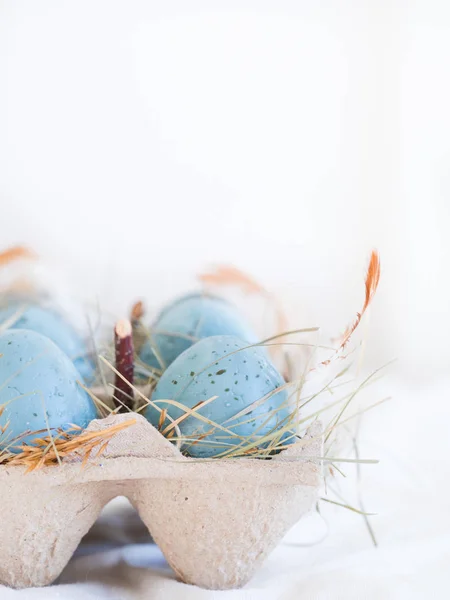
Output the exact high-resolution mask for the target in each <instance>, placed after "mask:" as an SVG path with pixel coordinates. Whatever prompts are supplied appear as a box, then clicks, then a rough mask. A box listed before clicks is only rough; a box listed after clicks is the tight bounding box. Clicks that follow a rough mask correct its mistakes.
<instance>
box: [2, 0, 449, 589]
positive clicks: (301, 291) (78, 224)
mask: <svg viewBox="0 0 450 600" xmlns="http://www.w3.org/2000/svg"><path fill="white" fill-rule="evenodd" d="M449 65H450V5H449V4H448V3H447V2H445V1H444V0H442V1H439V0H426V1H425V0H416V1H415V2H412V1H406V0H376V1H372V0H338V1H336V0H329V1H327V0H323V1H321V2H308V1H306V0H296V1H291V2H289V1H287V0H280V1H277V2H275V1H264V0H258V1H253V2H252V1H245V0H243V1H239V2H238V1H236V2H235V1H233V0H228V1H226V2H225V1H223V2H221V1H219V0H213V1H211V0H209V1H208V2H206V1H205V2H202V1H199V0H192V1H191V2H183V1H182V0H178V1H176V0H167V1H164V2H162V1H160V2H155V1H153V2H144V1H138V0H135V1H127V2H125V1H117V0H114V1H113V0H109V1H106V0H104V1H103V0H94V1H83V0H78V1H77V2H74V1H73V2H68V1H61V0H59V1H56V0H55V1H53V2H52V1H49V0H41V1H40V2H32V1H20V0H18V1H0V202H1V208H2V210H1V221H0V227H1V229H0V231H1V244H2V245H5V246H6V245H8V244H12V243H18V242H22V243H25V244H28V245H30V246H32V247H33V248H35V249H36V250H37V251H38V252H39V253H40V254H41V255H42V256H43V257H44V258H45V259H47V260H48V261H51V262H53V263H54V264H55V266H56V267H58V268H59V269H61V270H63V271H64V272H65V273H66V275H68V276H69V277H70V279H71V280H72V284H73V287H74V290H75V292H76V294H77V295H78V296H79V297H83V298H95V297H99V298H100V300H101V302H102V303H103V305H105V306H107V307H108V308H110V309H112V310H114V311H116V312H117V313H120V312H123V311H125V310H127V309H128V307H129V305H130V303H131V302H132V301H133V300H134V299H135V298H136V297H138V296H139V297H144V298H146V299H147V302H148V304H149V306H151V307H157V306H158V305H159V304H160V303H161V302H163V301H166V300H167V299H169V298H170V297H171V296H173V295H174V294H176V293H179V292H183V291H184V290H186V289H188V288H189V287H190V286H192V285H193V284H194V277H195V274H196V273H198V272H199V271H201V270H203V269H204V268H205V267H207V266H209V265H210V264H211V263H217V262H227V263H234V264H235V265H236V266H238V267H241V268H242V269H244V270H246V271H248V272H250V273H251V274H253V275H254V276H256V277H257V278H259V279H260V280H261V281H262V282H263V283H264V284H265V285H266V286H267V287H269V288H271V289H274V290H276V291H277V292H278V294H279V296H280V297H281V298H282V299H283V301H284V303H285V305H286V307H287V308H288V310H289V312H290V314H291V315H292V316H293V317H294V319H293V325H295V326H310V325H321V326H323V327H324V330H325V332H327V333H329V334H330V335H332V334H336V333H338V332H340V331H341V330H342V328H343V327H344V326H345V325H346V324H347V322H348V321H349V320H350V319H351V318H352V317H353V315H354V313H355V311H356V310H358V309H359V308H360V305H361V303H362V297H363V287H362V282H363V277H364V268H365V265H366V261H367V258H368V256H369V253H370V250H371V249H372V247H376V248H378V249H379V251H380V253H381V259H382V267H383V272H382V280H381V285H380V290H379V294H378V297H377V299H376V302H375V303H374V307H373V309H372V313H371V328H370V336H369V340H370V343H369V344H368V352H367V361H368V366H371V365H372V366H378V365H380V364H381V363H383V362H385V361H386V360H388V359H391V358H394V357H398V358H399V362H398V364H397V367H396V369H397V374H398V377H399V381H397V382H396V383H395V386H397V387H395V386H394V387H395V389H396V390H397V391H398V394H397V398H396V404H395V405H394V407H392V408H390V409H382V410H380V413H379V414H378V416H375V417H373V420H372V421H371V423H372V425H371V427H370V426H369V433H368V440H369V447H370V448H371V449H372V450H373V451H374V452H375V453H377V452H378V453H380V454H383V452H385V453H386V457H388V458H387V461H388V463H389V461H391V463H390V467H391V468H390V470H389V469H387V468H386V467H384V469H385V470H383V469H382V468H381V467H380V470H379V471H377V473H378V474H375V475H374V476H373V479H372V481H373V482H378V483H374V484H373V486H372V487H374V488H375V487H376V486H377V485H378V486H380V487H383V486H384V485H386V486H387V488H388V489H386V490H385V491H386V492H387V491H389V493H390V496H389V502H387V501H386V496H385V497H384V499H381V497H379V496H380V490H379V489H378V494H375V495H374V496H373V498H377V502H379V504H380V505H381V506H382V507H383V509H384V510H385V511H386V514H388V513H389V510H388V509H389V507H391V508H392V511H391V514H390V515H389V518H388V517H386V519H387V521H385V522H384V528H385V529H383V527H381V529H382V531H386V540H385V548H388V551H389V552H393V550H392V549H393V548H395V547H396V546H395V544H396V543H397V542H398V540H397V538H395V539H396V541H393V540H392V537H389V535H391V536H392V535H393V532H395V531H396V526H395V524H396V523H399V515H402V514H404V513H403V512H402V510H403V507H404V506H405V505H406V504H408V505H409V506H411V505H413V506H415V507H416V508H417V511H418V512H417V514H415V515H414V517H413V516H411V519H410V520H409V521H408V523H404V526H405V531H406V529H407V528H408V527H409V524H410V523H419V522H420V523H421V529H420V527H419V525H417V527H419V529H420V531H421V532H422V533H421V534H420V535H425V536H426V535H428V534H430V535H432V534H431V533H430V532H431V531H433V532H434V531H435V530H436V531H438V530H439V522H440V521H439V520H438V519H439V518H438V515H439V514H440V513H439V511H441V512H442V511H444V512H442V514H448V508H447V505H445V507H444V506H443V504H445V502H444V500H442V498H443V497H444V496H445V494H444V491H445V490H444V487H443V486H444V485H445V482H446V481H447V479H446V477H445V476H444V475H445V473H446V472H448V471H449V461H448V459H447V458H446V456H448V450H446V449H445V448H444V445H445V444H444V440H445V439H447V438H448V435H447V431H448V416H449V412H450V409H449V408H448V407H449V403H450V397H449V393H448V380H447V379H446V376H448V373H449V367H450V351H449V348H448V342H449V334H450V318H449V308H450V285H449V276H450V269H449V264H450V237H449V228H450V175H449V173H450V170H449V160H450V116H449V115H450V109H449V107H450V85H449ZM386 388H389V385H388V384H386ZM383 411H384V412H383ZM370 444H372V446H370ZM446 445H447V448H448V443H446ZM397 459H398V461H400V462H399V463H396V460H397ZM408 461H409V462H408ZM400 463H401V465H402V466H401V467H400V466H399V465H400ZM393 464H396V465H397V468H398V470H397V471H396V470H395V469H394V468H392V465H393ZM405 465H407V467H406V466H405ZM420 469H422V470H420ZM405 472H408V473H414V477H413V479H411V480H408V484H407V485H406V484H405V486H406V487H401V482H402V481H403V480H402V477H406V478H407V476H406V475H405ZM425 472H426V477H422V474H424V473H425ZM399 481H400V483H399ZM386 482H389V484H386ZM396 485H397V486H399V487H398V489H397V487H396ZM418 489H420V490H421V492H420V493H421V494H424V496H420V495H419V496H417V495H415V494H416V493H417V491H418ZM374 493H375V492H374ZM413 498H416V500H417V501H416V504H414V502H413ZM374 501H375V500H374ZM433 502H434V503H435V504H433V505H432V504H431V503H433ZM436 503H437V504H436ZM432 506H433V507H434V508H433V507H432ZM383 509H382V510H383ZM410 510H413V509H411V508H410ZM430 511H431V512H434V514H435V515H436V521H435V522H434V525H433V526H432V525H431V524H430V525H429V526H428V525H426V523H425V520H421V518H422V517H424V515H425V513H426V514H429V513H430ZM381 512H382V511H381ZM389 519H391V520H389ZM446 524H447V526H448V519H447V521H446ZM433 527H434V529H433ZM419 529H417V531H416V530H415V529H414V527H413V528H412V530H411V536H412V535H413V533H414V531H416V533H417V532H418V531H419ZM442 533H445V532H442ZM447 533H448V531H447ZM417 535H419V534H418V533H417ZM433 535H434V534H433ZM445 539H447V541H448V538H445ZM402 540H403V542H404V543H405V545H406V546H407V547H408V548H411V544H413V542H415V541H417V539H416V538H414V539H413V538H412V537H411V539H410V538H408V537H406V538H405V539H403V538H402ZM430 543H431V542H430ZM421 544H422V548H423V543H421ZM340 547H341V546H340V545H339V544H338V543H336V548H340ZM402 551H403V550H402V547H400V550H399V553H398V554H397V555H396V554H395V552H394V554H393V556H394V557H395V556H400V554H401V552H402ZM417 552H418V554H417V556H416V560H417V564H420V563H421V560H420V557H421V556H422V554H421V552H422V550H420V547H419V546H418V550H417ZM437 554H438V555H439V556H440V554H439V552H438V553H437ZM377 556H378V557H379V556H380V554H378V555H377ZM381 556H383V555H381ZM374 560H377V559H374V558H373V556H371V557H370V558H369V559H368V564H372V565H373V564H374V563H373V561H374ZM378 560H379V559H378ZM393 562H394V563H395V559H394V558H392V557H391V554H389V558H388V559H386V564H388V563H389V564H390V565H392V564H393ZM413 562H414V561H411V564H412V563H413ZM414 564H415V563H414ZM436 564H438V563H436V562H434V563H433V565H434V566H433V568H435V565H436ZM380 568H381V567H380ZM402 568H403V567H402ZM368 569H369V571H370V567H368ZM394 571H395V569H394ZM410 571H411V572H412V571H416V569H410ZM381 572H383V569H382V568H381ZM402 572H403V571H402ZM429 573H432V571H430V572H429ZM433 573H434V572H433ZM403 574H404V575H405V577H406V574H405V573H403ZM397 575H398V573H396V576H397ZM425 575H426V574H425ZM431 577H432V575H431V574H429V578H430V579H431ZM433 577H434V581H436V573H434V575H433ZM424 581H425V585H426V581H427V578H426V577H425V579H424ZM439 581H440V580H439V578H438V582H439ZM446 581H447V583H448V579H447V580H446ZM314 589H315V588H314ZM324 597H325V596H324ZM327 597H333V596H327ZM347 597H349V596H347ZM374 597H375V596H374ZM384 597H387V596H386V595H385V596H384ZM393 597H396V596H393ZM398 597H399V596H398ZM410 597H411V596H410Z"/></svg>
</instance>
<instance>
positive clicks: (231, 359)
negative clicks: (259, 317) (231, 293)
mask: <svg viewBox="0 0 450 600" xmlns="http://www.w3.org/2000/svg"><path fill="white" fill-rule="evenodd" d="M284 383H285V382H284V379H283V378H282V376H281V375H280V374H279V373H278V371H277V370H276V368H275V367H274V366H273V364H272V363H271V362H270V360H269V359H268V357H267V354H266V353H265V352H264V350H263V349H261V348H260V347H251V348H249V347H248V344H247V343H246V342H244V341H242V340H240V339H239V338H237V337H235V336H226V335H219V336H213V337H208V338H204V339H202V340H200V341H199V342H197V343H196V344H194V345H193V346H191V347H190V348H188V349H187V350H185V351H184V352H183V353H182V354H180V356H178V358H177V359H176V360H174V362H173V363H172V364H171V365H170V366H169V367H168V368H167V370H166V371H165V372H164V373H163V375H162V377H161V379H160V380H159V383H158V385H157V386H156V388H155V390H154V392H153V395H152V398H151V399H152V401H153V402H155V403H157V405H158V406H159V407H160V408H166V409H167V412H168V414H169V415H170V417H172V418H173V419H177V418H178V417H180V416H181V415H183V414H184V411H183V410H182V409H180V408H178V407H175V406H171V405H170V404H167V403H164V402H163V400H166V399H171V400H176V401H178V402H180V403H181V404H183V405H185V406H187V407H189V408H193V407H194V406H196V405H197V404H198V403H199V402H202V401H204V400H208V399H209V398H211V397H212V396H217V399H216V400H214V401H212V402H210V403H209V404H207V405H205V407H203V408H201V409H199V411H198V412H199V414H201V415H203V416H204V417H207V418H208V419H210V420H211V421H214V422H215V423H217V424H219V425H224V426H225V427H227V428H229V429H231V433H226V432H223V431H221V430H220V429H217V428H216V429H215V431H214V432H213V433H211V434H210V435H208V436H207V437H205V438H204V439H202V440H201V441H199V442H198V443H196V444H193V445H191V444H190V443H184V446H183V448H182V450H184V451H186V452H187V453H188V454H189V455H190V456H194V457H200V458H207V457H212V456H217V455H219V454H221V453H223V452H224V451H226V450H229V449H232V448H233V447H236V446H237V445H239V444H241V443H242V442H243V438H244V437H245V438H246V437H248V436H252V437H253V440H257V439H261V438H262V437H263V436H264V435H267V434H268V433H270V432H272V431H274V430H275V429H276V428H282V427H285V426H286V425H287V424H288V423H289V418H290V414H291V410H292V409H291V408H290V407H289V406H288V391H287V390H286V389H285V388H284V389H281V390H280V391H279V392H276V393H274V394H272V395H270V393H271V392H273V391H274V390H276V389H277V388H279V387H281V386H283V384H284ZM268 394H269V395H270V397H269V398H267V399H266V400H265V401H264V402H263V403H262V404H260V405H258V406H256V407H255V408H254V409H253V410H252V412H251V413H249V414H246V415H243V416H241V417H238V418H237V419H235V420H233V421H230V422H229V423H225V422H226V421H227V420H228V419H231V418H232V417H233V416H235V415H237V414H238V413H239V412H241V411H242V410H243V409H244V408H246V407H248V406H250V405H251V404H253V403H254V402H256V401H257V400H259V399H261V398H264V397H265V396H266V395H268ZM160 401H161V402H160ZM144 414H145V417H146V418H147V419H148V420H149V421H150V422H151V423H152V424H153V425H155V426H158V423H159V419H160V413H159V411H158V410H157V409H156V408H155V407H152V406H151V405H150V406H148V407H147V409H146V411H145V413H144ZM169 423H170V421H169V420H168V419H166V421H165V424H164V426H167V425H169ZM179 427H180V430H181V433H182V437H188V438H191V437H192V438H196V439H197V438H199V437H200V436H202V435H203V434H205V433H206V432H209V431H210V430H211V425H209V424H208V423H204V422H202V421H199V420H198V419H196V418H195V417H188V418H187V419H185V420H183V421H181V422H180V425H179ZM233 434H234V435H233ZM230 436H231V437H230ZM283 437H284V439H287V438H289V440H288V442H287V443H289V442H292V441H294V438H293V437H292V436H291V434H289V435H286V434H285V435H284V436H283ZM247 443H248V442H247Z"/></svg>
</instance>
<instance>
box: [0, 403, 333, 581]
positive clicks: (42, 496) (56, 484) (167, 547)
mask: <svg viewBox="0 0 450 600" xmlns="http://www.w3.org/2000/svg"><path fill="white" fill-rule="evenodd" d="M129 419H136V423H135V424H134V425H131V426H130V427H129V428H127V429H124V430H122V431H120V432H119V433H117V434H116V436H115V437H114V438H113V439H112V440H111V441H110V443H109V445H108V448H107V450H106V452H105V453H104V454H103V455H102V456H101V457H100V458H98V459H96V458H95V457H93V458H92V459H91V460H90V462H89V463H88V465H87V466H85V467H82V466H81V459H82V457H81V456H77V455H76V454H73V455H71V456H70V457H69V458H68V459H67V460H65V461H64V464H63V465H62V466H55V467H46V468H44V469H42V470H40V471H37V472H33V473H29V474H24V469H23V468H22V467H17V466H16V467H8V466H0V506H1V507H2V511H1V517H0V526H1V532H2V543H1V544H0V583H3V584H6V585H9V586H12V587H17V588H21V587H29V586H43V585H47V584H49V583H51V582H53V581H54V580H55V579H56V578H57V577H58V575H59V574H60V573H61V571H62V569H63V568H64V567H65V565H66V564H67V562H68V561H69V560H70V558H71V556H72V554H73V552H74V551H75V549H76V548H77V546H78V544H79V543H80V541H81V538H82V537H83V536H84V535H85V534H86V533H87V531H88V530H89V529H90V527H91V526H92V525H93V524H94V522H95V520H96V519H97V517H98V515H99V513H100V511H101V510H102V508H103V506H104V505H105V504H106V503H107V502H109V501H110V500H111V499H112V498H114V497H116V496H122V495H123V496H126V497H127V498H129V500H130V501H131V503H132V504H133V505H134V506H135V507H136V509H137V510H138V512H139V514H140V516H141V518H142V520H143V521H144V523H145V524H146V525H147V527H148V529H149V531H150V533H151V535H152V537H153V538H154V540H155V542H156V543H157V544H158V545H159V546H160V548H161V550H162V551H163V553H164V555H165V557H166V559H167V561H168V562H169V563H170V565H171V566H172V568H173V569H174V571H175V572H176V573H177V575H178V576H179V578H180V579H181V580H182V581H185V582H187V583H192V584H196V585H199V586H201V587H204V588H209V589H228V588H235V587H240V586H242V585H244V584H245V583H246V582H247V581H248V580H249V579H250V577H251V576H252V574H253V573H254V571H255V569H256V568H257V567H258V565H259V564H260V563H261V562H262V561H263V560H264V558H265V557H266V556H267V554H268V553H269V552H270V551H271V550H272V549H273V548H274V547H275V545H276V544H277V543H278V541H279V540H280V539H281V538H282V537H283V535H284V534H285V533H286V532H287V531H288V529H289V528H290V527H291V526H292V525H294V524H295V523H296V522H297V521H298V520H299V519H300V517H301V516H302V515H303V514H304V513H306V512H307V511H308V510H310V508H311V507H312V506H313V505H314V502H315V500H316V498H317V492H318V488H319V485H320V479H321V466H320V461H318V460H317V457H320V456H322V441H321V437H320V426H319V425H315V426H313V427H312V428H311V429H310V431H309V432H308V434H307V436H305V438H304V441H305V444H304V445H303V446H301V445H299V446H294V447H291V448H289V449H287V450H285V451H283V452H282V453H280V454H279V455H278V456H276V457H275V458H273V459H272V460H270V461H264V460H257V459H232V460H220V461H218V460H194V459H190V458H186V457H183V456H182V455H181V454H180V452H179V450H178V449H177V448H175V447H174V446H173V445H172V444H171V443H170V442H169V441H168V440H166V439H165V438H163V437H162V436H161V435H160V434H159V433H158V432H157V431H156V429H154V428H153V427H152V426H151V425H150V424H149V423H148V422H147V421H146V420H145V419H144V418H143V417H141V416H139V415H136V414H127V415H117V416H114V417H108V418H107V419H102V420H96V421H93V422H92V423H91V424H90V426H89V430H98V429H101V428H104V427H110V426H111V425H113V424H116V423H119V422H121V421H123V420H129ZM314 457H315V458H314Z"/></svg>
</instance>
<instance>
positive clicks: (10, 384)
mask: <svg viewBox="0 0 450 600" xmlns="http://www.w3.org/2000/svg"><path fill="white" fill-rule="evenodd" d="M77 380H79V381H80V380H82V378H81V376H80V374H79V372H78V371H77V370H76V368H75V366H74V364H73V362H72V361H71V360H70V359H69V358H68V357H67V356H66V355H65V354H64V352H62V350H60V349H59V348H58V346H56V344H54V343H53V342H52V341H51V340H50V339H49V338H47V337H45V336H43V335H41V334H40V333H36V332H35V331H30V330H26V329H8V330H7V331H5V332H4V333H2V334H1V335H0V406H2V407H3V412H2V414H1V415H0V427H4V426H5V425H6V423H8V421H9V425H8V427H7V429H6V433H5V434H4V435H3V436H1V437H0V448H5V447H6V446H7V445H8V444H9V442H10V441H11V440H12V439H13V438H16V437H17V436H21V435H22V434H23V433H25V432H27V431H30V432H36V431H39V430H42V429H44V430H45V431H44V432H43V433H42V432H41V433H39V434H34V435H33V434H31V435H27V436H24V437H23V438H21V440H20V443H23V442H26V443H30V442H31V441H32V440H33V439H34V438H36V437H46V436H47V435H48V433H46V432H47V426H48V427H49V428H50V429H51V431H52V433H53V434H54V433H55V430H56V429H58V428H65V429H67V428H69V427H70V426H71V424H74V425H79V426H80V427H83V428H84V427H86V425H88V423H90V421H92V419H95V418H96V416H97V411H96V408H95V405H94V403H93V401H92V400H91V398H90V396H89V394H87V393H86V392H85V391H84V390H83V389H82V388H81V387H80V386H79V385H78V384H77ZM10 451H13V450H12V449H11V448H10Z"/></svg>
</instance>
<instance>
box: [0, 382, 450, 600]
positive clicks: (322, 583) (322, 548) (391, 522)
mask: <svg viewBox="0 0 450 600" xmlns="http://www.w3.org/2000/svg"><path fill="white" fill-rule="evenodd" d="M448 384H449V381H448V380H444V381H442V382H440V383H439V384H438V383H436V384H434V385H433V386H431V385H430V386H427V387H424V388H422V389H407V388H406V386H405V385H398V384H395V382H388V381H386V382H384V384H383V386H384V387H386V388H388V389H390V390H391V391H393V392H394V400H393V401H392V403H391V404H387V405H384V406H382V407H380V408H378V409H376V410H375V411H373V412H372V413H371V416H370V418H369V417H367V419H366V424H365V426H364V429H363V432H362V433H363V434H364V435H363V436H362V437H363V439H362V440H361V452H362V454H363V456H366V457H370V458H374V457H376V458H380V460H381V462H380V464H379V465H376V466H367V467H364V468H363V472H362V473H363V486H362V491H363V498H364V503H365V508H366V510H370V511H374V512H376V513H378V515H377V516H375V517H372V519H371V522H372V525H373V528H374V530H375V533H376V536H377V538H378V542H379V547H378V548H374V547H373V546H372V545H371V541H370V538H369V536H368V533H367V530H366V529H365V526H364V523H363V520H362V517H360V516H359V515H356V514H354V513H351V512H349V511H346V510H344V509H340V508H337V507H334V506H331V505H325V504H323V505H322V508H323V514H324V516H325V519H326V521H327V522H328V528H329V531H328V535H327V536H326V537H325V540H324V541H322V542H321V543H316V544H313V543H314V541H318V540H319V539H320V538H321V537H323V534H324V531H325V533H326V527H325V525H324V522H323V521H322V520H321V518H320V517H319V516H317V515H315V516H311V517H308V518H306V519H305V520H304V521H303V522H300V523H299V524H298V526H297V527H295V528H294V530H292V531H291V532H290V533H289V534H288V536H287V537H286V538H285V540H284V541H283V542H282V543H281V544H280V546H279V547H278V548H277V549H276V550H275V551H274V552H273V553H272V555H271V556H270V557H269V559H268V560H267V561H266V562H265V564H264V565H263V566H262V568H261V569H260V570H259V571H258V573H257V574H256V576H255V577H254V578H253V579H252V581H251V582H250V583H249V584H248V585H247V586H246V587H245V588H244V589H242V590H234V591H226V592H213V591H207V590H201V589H199V588H196V587H194V586H188V585H185V584H182V583H179V582H178V581H176V580H175V578H174V575H173V573H172V572H171V570H170V568H169V567H168V565H167V564H166V562H165V560H164V558H163V556H162V554H161V553H160V551H159V550H158V548H157V547H156V546H154V545H152V544H148V543H145V542H148V537H147V533H146V530H145V529H144V528H143V526H142V524H141V523H140V521H139V519H137V517H136V516H135V515H134V514H133V513H132V512H131V509H130V508H129V506H128V505H127V504H125V503H124V502H123V500H121V499H118V500H116V501H115V502H114V503H112V504H110V505H109V506H108V507H107V508H106V510H105V513H104V515H103V516H102V518H101V519H100V520H99V522H98V523H97V524H96V526H95V527H94V528H93V530H92V531H91V533H90V535H89V537H88V539H87V540H86V542H85V543H84V544H83V546H82V547H80V549H79V552H78V554H77V556H76V557H74V559H73V560H72V562H71V563H70V564H69V566H68V567H67V569H66V570H65V571H64V573H63V574H62V576H61V578H60V582H59V583H58V584H57V585H54V586H52V587H49V588H45V589H32V590H22V591H14V590H7V589H6V588H0V599H1V600H28V599H30V600H40V599H42V600H44V599H45V600H53V599H55V600H56V599H58V600H62V599H63V600H88V599H89V600H91V599H92V600H93V599H94V598H95V599H101V598H108V600H147V599H148V600H161V599H171V598H183V599H187V600H190V599H192V600H212V599H221V600H222V599H223V600H228V599H230V600H231V599H233V600H265V599H271V600H272V599H279V600H319V599H320V600H331V599H332V600H340V599H342V600H369V599H370V600H371V599H374V600H375V599H377V600H378V599H382V600H388V599H391V598H392V599H403V598H405V599H406V598H407V599H409V600H410V599H415V598H418V599H423V598H448V597H449V594H450V569H449V565H450V510H449V502H448V490H449V484H448V474H449V473H450V459H449V456H450V453H449V450H450V447H449V446H450V443H449V440H448V435H447V431H448V421H447V420H446V419H445V414H444V412H443V413H442V414H439V412H437V409H438V407H440V406H443V405H444V402H443V401H444V399H445V397H448V389H449V385H448ZM343 469H344V471H345V472H346V474H347V475H348V478H347V479H348V480H350V481H347V480H344V479H342V478H338V479H336V485H338V486H340V487H341V490H340V491H341V493H342V494H343V495H346V494H348V495H349V496H351V495H352V492H354V489H355V482H354V480H353V478H352V473H353V472H354V465H350V466H346V467H343ZM344 484H345V485H344ZM330 497H332V496H330ZM351 500H353V503H354V498H351V497H350V498H349V502H350V501H351ZM353 505H354V504H353ZM124 544H125V545H124ZM299 544H306V545H303V546H302V545H299ZM308 544H309V545H308ZM92 552H96V553H95V554H91V553H92ZM88 553H89V554H88Z"/></svg>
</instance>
